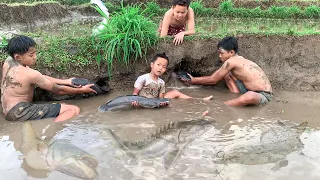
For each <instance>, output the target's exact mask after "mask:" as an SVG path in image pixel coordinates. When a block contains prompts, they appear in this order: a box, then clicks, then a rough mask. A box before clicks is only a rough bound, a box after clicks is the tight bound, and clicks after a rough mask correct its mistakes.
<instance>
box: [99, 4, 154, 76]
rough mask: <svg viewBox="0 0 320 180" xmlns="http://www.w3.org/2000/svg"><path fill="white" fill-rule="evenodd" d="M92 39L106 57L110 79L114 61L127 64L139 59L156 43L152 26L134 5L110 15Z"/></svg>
mask: <svg viewBox="0 0 320 180" xmlns="http://www.w3.org/2000/svg"><path fill="white" fill-rule="evenodd" d="M100 13H101V12H100ZM101 15H103V14H101ZM96 38H97V40H98V44H97V46H98V47H101V48H102V49H103V51H104V53H105V55H106V60H107V63H108V73H109V76H110V77H111V69H112V65H113V61H114V60H118V61H119V62H120V63H123V64H126V65H128V63H129V62H130V60H136V59H137V58H138V57H140V58H141V57H142V55H144V54H145V53H146V52H147V50H148V49H149V48H151V47H152V46H154V45H155V44H156V43H157V40H158V37H157V35H156V24H155V23H154V22H152V21H151V20H150V18H149V17H146V16H144V12H143V11H142V10H141V8H140V6H138V5H134V6H128V7H122V9H121V11H120V12H118V13H115V14H113V15H111V18H110V19H109V21H108V23H105V24H104V27H103V29H101V30H100V31H99V34H98V35H97V36H96Z"/></svg>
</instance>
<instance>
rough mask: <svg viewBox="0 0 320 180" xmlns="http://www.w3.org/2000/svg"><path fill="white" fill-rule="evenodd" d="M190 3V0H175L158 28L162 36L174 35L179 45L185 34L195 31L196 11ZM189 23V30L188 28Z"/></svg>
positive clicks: (175, 42)
mask: <svg viewBox="0 0 320 180" xmlns="http://www.w3.org/2000/svg"><path fill="white" fill-rule="evenodd" d="M189 5H190V0H173V2H172V7H171V9H169V10H168V11H167V12H166V13H165V15H164V17H163V20H161V21H160V25H159V29H158V32H159V33H160V37H165V36H167V35H169V36H174V40H173V43H174V44H175V45H179V44H181V43H182V42H183V38H184V36H186V35H191V34H194V33H195V29H194V12H193V9H192V8H191V7H189ZM187 25H188V30H186V26H187Z"/></svg>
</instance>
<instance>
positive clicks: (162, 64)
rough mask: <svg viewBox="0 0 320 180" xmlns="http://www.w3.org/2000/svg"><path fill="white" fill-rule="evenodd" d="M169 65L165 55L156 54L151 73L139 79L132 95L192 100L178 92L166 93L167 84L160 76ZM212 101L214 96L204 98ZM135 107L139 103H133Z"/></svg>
mask: <svg viewBox="0 0 320 180" xmlns="http://www.w3.org/2000/svg"><path fill="white" fill-rule="evenodd" d="M168 64H169V58H168V57H167V56H166V54H165V53H159V54H156V55H155V56H154V57H153V59H152V61H151V64H150V66H151V72H150V73H147V74H144V75H141V76H139V77H138V79H137V80H136V82H135V83H134V90H133V93H132V94H133V95H140V96H145V97H148V98H181V99H190V98H192V97H190V96H187V95H185V94H183V93H181V92H179V91H178V90H172V91H169V92H167V93H166V92H165V82H164V81H163V80H162V79H161V78H160V76H161V75H162V74H163V73H164V72H165V71H166V70H167V66H168ZM210 99H212V96H209V97H206V98H203V100H210ZM133 105H134V106H138V104H137V102H135V103H133Z"/></svg>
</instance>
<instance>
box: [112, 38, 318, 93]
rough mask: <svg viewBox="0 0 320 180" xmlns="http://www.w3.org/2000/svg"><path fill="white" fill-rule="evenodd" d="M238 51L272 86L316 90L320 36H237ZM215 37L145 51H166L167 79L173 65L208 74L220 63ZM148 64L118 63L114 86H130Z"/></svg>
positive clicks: (199, 73) (161, 44)
mask: <svg viewBox="0 0 320 180" xmlns="http://www.w3.org/2000/svg"><path fill="white" fill-rule="evenodd" d="M238 39H239V46H240V52H239V53H240V55H243V56H245V57H247V58H248V59H251V60H253V61H254V62H256V63H257V64H258V65H260V66H261V67H262V69H263V70H265V72H266V74H267V75H268V77H269V79H270V81H271V82H272V85H273V87H274V88H278V89H286V90H299V91H319V90H320V75H319V72H320V70H319V68H318V67H319V58H320V55H319V54H318V53H317V52H318V51H319V50H320V36H314V35H313V36H301V37H291V36H262V35H246V36H241V37H238ZM217 42H218V40H217V39H202V40H193V41H186V42H184V44H183V45H181V46H177V47H176V46H174V45H172V43H171V42H162V43H160V44H159V46H158V47H157V48H156V50H153V51H150V52H149V53H148V57H147V58H148V59H150V57H151V56H152V55H153V54H154V53H155V52H156V51H157V52H162V51H164V52H166V53H167V54H168V56H169V58H170V65H169V70H168V72H167V73H166V74H165V76H164V78H165V79H166V80H168V79H169V78H170V75H171V72H172V71H173V70H174V69H179V68H180V69H184V70H188V71H189V72H191V73H192V74H193V75H195V76H199V75H209V74H211V73H212V72H213V71H214V70H216V69H217V68H219V66H220V65H221V64H220V63H219V60H218V54H217V51H216V44H217ZM148 70H149V65H148V63H146V62H145V60H141V61H140V62H139V63H136V64H135V65H133V66H132V67H130V68H129V69H127V68H125V67H121V66H117V67H116V68H115V69H114V72H115V74H114V76H113V80H112V81H111V84H112V86H113V87H117V88H118V87H119V88H122V87H127V86H128V87H132V85H133V83H134V80H135V78H136V77H137V76H138V75H139V74H142V73H145V72H148ZM119 81H121V82H119Z"/></svg>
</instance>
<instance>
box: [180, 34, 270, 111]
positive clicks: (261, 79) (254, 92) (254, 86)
mask: <svg viewBox="0 0 320 180" xmlns="http://www.w3.org/2000/svg"><path fill="white" fill-rule="evenodd" d="M217 48H218V52H219V58H220V60H221V61H222V62H224V63H223V65H222V66H221V67H220V68H219V69H218V70H217V71H216V72H214V73H213V74H212V75H211V76H203V77H192V76H191V75H190V77H191V80H190V81H189V82H188V83H190V84H203V85H211V84H216V83H218V82H219V81H220V80H222V79H224V80H225V81H226V83H227V86H228V88H229V89H230V91H231V92H234V93H242V95H241V96H240V97H238V98H236V99H232V100H229V101H226V102H225V104H226V105H229V106H246V105H262V104H265V103H267V102H269V101H271V99H272V97H273V93H272V87H271V84H270V81H269V79H268V77H267V76H266V74H265V73H264V72H263V70H262V69H261V68H260V67H259V66H258V65H257V64H256V63H254V62H252V61H250V60H248V59H245V58H244V57H242V56H239V55H238V54H237V53H238V41H237V39H236V38H235V37H225V38H223V39H222V40H221V41H220V42H219V43H218V46H217ZM181 80H183V81H186V80H185V79H181Z"/></svg>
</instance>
